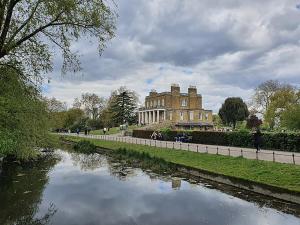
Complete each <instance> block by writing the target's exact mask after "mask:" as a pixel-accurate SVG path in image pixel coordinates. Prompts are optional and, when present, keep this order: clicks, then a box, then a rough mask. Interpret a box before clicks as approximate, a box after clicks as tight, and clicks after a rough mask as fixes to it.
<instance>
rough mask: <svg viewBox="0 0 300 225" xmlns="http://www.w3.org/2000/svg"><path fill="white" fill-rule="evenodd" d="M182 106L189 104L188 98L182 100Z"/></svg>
mask: <svg viewBox="0 0 300 225" xmlns="http://www.w3.org/2000/svg"><path fill="white" fill-rule="evenodd" d="M181 106H183V107H185V106H187V100H186V99H182V100H181Z"/></svg>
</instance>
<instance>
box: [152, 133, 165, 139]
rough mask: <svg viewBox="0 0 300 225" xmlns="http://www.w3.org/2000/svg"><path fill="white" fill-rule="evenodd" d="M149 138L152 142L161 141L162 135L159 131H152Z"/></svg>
mask: <svg viewBox="0 0 300 225" xmlns="http://www.w3.org/2000/svg"><path fill="white" fill-rule="evenodd" d="M150 137H151V139H152V140H163V135H162V133H161V132H160V131H157V132H156V131H153V133H152V134H151V136H150Z"/></svg>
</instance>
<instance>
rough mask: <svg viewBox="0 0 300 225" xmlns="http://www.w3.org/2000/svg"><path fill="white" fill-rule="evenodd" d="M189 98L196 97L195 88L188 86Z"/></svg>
mask: <svg viewBox="0 0 300 225" xmlns="http://www.w3.org/2000/svg"><path fill="white" fill-rule="evenodd" d="M188 93H189V96H197V88H196V86H192V85H190V86H189V88H188Z"/></svg>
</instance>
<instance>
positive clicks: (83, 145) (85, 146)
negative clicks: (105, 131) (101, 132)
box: [73, 140, 97, 153]
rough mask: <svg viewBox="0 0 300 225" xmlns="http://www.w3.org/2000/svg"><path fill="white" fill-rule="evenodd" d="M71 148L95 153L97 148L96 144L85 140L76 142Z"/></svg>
mask: <svg viewBox="0 0 300 225" xmlns="http://www.w3.org/2000/svg"><path fill="white" fill-rule="evenodd" d="M73 148H74V150H76V151H78V152H82V153H95V151H96V149H97V147H96V145H94V144H93V143H91V142H89V141H86V140H82V141H79V142H77V143H76V144H75V145H74V147H73Z"/></svg>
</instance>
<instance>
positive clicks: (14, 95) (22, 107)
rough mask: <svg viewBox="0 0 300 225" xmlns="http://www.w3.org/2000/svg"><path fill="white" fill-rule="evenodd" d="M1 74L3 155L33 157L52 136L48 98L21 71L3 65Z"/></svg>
mask: <svg viewBox="0 0 300 225" xmlns="http://www.w3.org/2000/svg"><path fill="white" fill-rule="evenodd" d="M0 74H1V76H0V155H2V156H7V155H13V156H15V157H17V158H19V159H28V158H32V157H34V156H36V155H37V153H38V151H37V150H36V149H37V147H43V146H45V145H47V143H48V140H49V134H48V129H49V126H48V125H49V121H48V112H47V107H46V104H45V101H44V100H43V99H42V96H41V94H40V92H39V90H38V89H37V88H36V87H35V86H33V85H31V84H30V83H28V82H27V80H24V79H22V77H23V76H22V74H17V73H16V71H15V70H13V69H10V68H4V67H1V66H0Z"/></svg>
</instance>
